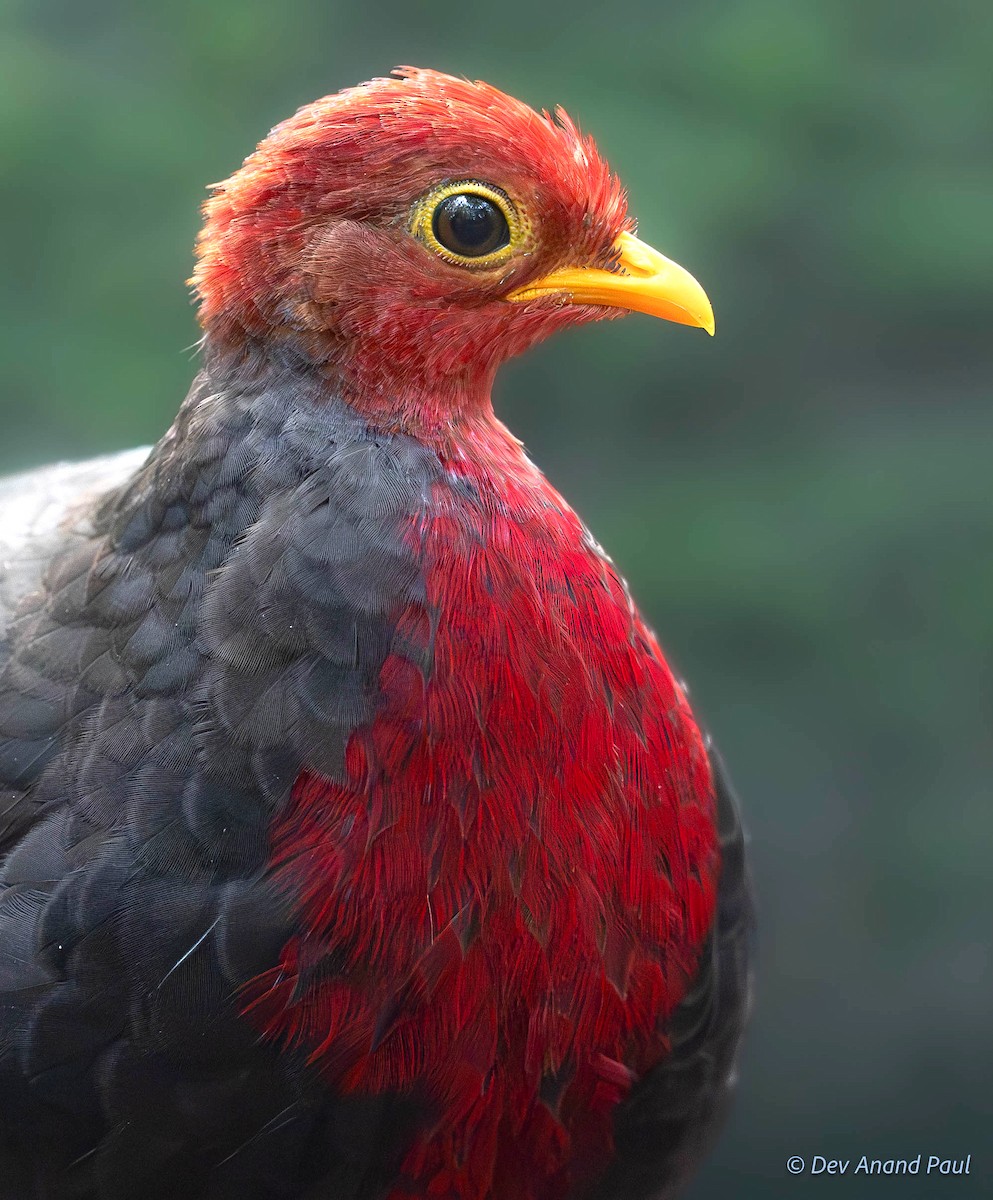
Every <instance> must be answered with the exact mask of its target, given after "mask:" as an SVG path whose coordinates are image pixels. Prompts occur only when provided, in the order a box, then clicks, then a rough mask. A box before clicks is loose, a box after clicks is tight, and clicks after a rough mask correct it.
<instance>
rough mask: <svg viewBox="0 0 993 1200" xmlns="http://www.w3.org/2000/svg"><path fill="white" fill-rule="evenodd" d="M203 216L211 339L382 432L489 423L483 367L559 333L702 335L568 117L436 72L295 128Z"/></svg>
mask: <svg viewBox="0 0 993 1200" xmlns="http://www.w3.org/2000/svg"><path fill="white" fill-rule="evenodd" d="M204 213H205V217H206V220H205V224H204V228H203V231H202V233H201V235H200V238H199V241H198V244H197V252H198V261H197V266H196V271H195V274H194V277H193V281H192V282H193V284H194V287H195V289H196V292H197V294H198V296H199V299H200V319H201V322H202V324H203V326H204V329H205V331H206V333H207V335H208V338H209V339H210V340H211V341H212V342H214V343H217V344H220V345H233V346H240V345H243V344H246V343H252V344H255V345H257V346H261V347H262V348H270V349H271V348H273V347H276V348H282V349H288V350H290V351H292V352H293V353H295V354H302V355H303V356H304V357H305V359H306V360H307V361H308V362H311V363H313V364H314V365H315V366H317V367H319V368H320V369H322V370H324V371H326V372H327V373H328V375H329V376H330V377H331V378H333V380H334V381H335V383H336V385H337V387H338V388H339V389H340V390H341V391H342V392H343V393H344V395H345V396H346V398H348V399H349V400H350V401H351V402H352V403H353V404H355V405H356V406H357V407H358V408H360V409H361V410H362V411H364V412H365V413H366V414H367V415H368V416H369V417H370V418H372V419H374V420H375V422H376V423H377V424H383V425H385V426H392V427H395V428H414V427H415V426H416V425H418V424H419V423H424V422H438V421H448V420H450V419H452V418H453V417H456V416H457V415H458V414H460V413H463V412H466V411H467V410H471V409H472V408H473V406H478V405H485V404H487V403H488V397H489V390H490V384H491V382H492V378H493V374H494V372H495V370H496V368H497V366H498V365H499V364H500V363H501V362H502V361H503V360H504V359H506V358H509V357H511V356H512V355H514V354H518V353H520V352H521V351H522V350H524V349H526V348H527V347H528V346H530V345H532V344H533V343H535V342H536V341H539V340H541V339H542V338H544V337H546V336H547V335H548V334H549V333H551V332H552V331H554V330H555V329H558V328H561V327H563V326H565V325H570V324H575V323H578V322H582V321H590V320H596V319H599V318H603V317H607V316H616V315H619V314H621V313H623V312H625V311H639V312H646V313H651V314H653V315H655V316H660V317H665V318H667V319H669V320H673V321H679V322H682V323H684V324H688V325H698V326H702V327H703V328H705V329H707V330H709V331H710V332H713V315H712V312H711V308H710V304H709V302H708V301H707V297H706V296H705V294H704V292H703V290H702V289H701V287H700V286H699V284H698V283H697V282H696V281H695V280H694V279H693V278H692V276H690V275H689V274H687V272H686V271H684V270H683V269H682V268H681V267H678V266H677V265H676V264H675V263H672V262H670V261H669V260H668V259H666V258H664V257H663V256H662V255H661V254H659V253H658V252H657V251H655V250H653V249H651V247H649V246H646V245H645V244H644V243H643V242H640V241H639V240H638V239H637V238H636V237H635V236H634V233H633V225H634V223H633V221H632V219H631V218H630V217H629V216H628V213H627V205H626V198H625V195H624V192H623V189H622V188H621V186H620V184H619V183H618V181H617V179H616V178H615V177H614V176H612V175H611V173H610V171H609V168H608V167H607V165H606V163H605V162H604V161H603V159H602V158H601V157H600V155H599V153H598V152H597V149H596V147H595V145H594V144H593V142H592V141H591V140H590V139H589V138H585V137H583V136H581V135H580V133H579V132H578V131H577V129H576V127H575V126H574V125H573V124H572V122H571V121H570V120H569V118H568V117H567V116H566V114H565V113H563V112H561V111H558V112H557V113H556V115H555V119H552V118H551V117H550V116H549V115H548V114H539V113H537V112H535V111H534V110H533V109H531V108H528V107H527V105H525V104H522V103H521V102H520V101H517V100H514V99H513V98H511V97H510V96H507V95H505V94H503V93H502V92H499V91H497V90H496V89H495V88H492V87H489V86H488V85H486V84H483V83H472V82H469V81H468V80H464V79H456V78H452V77H451V76H448V75H442V74H439V73H438V72H435V71H426V70H416V69H412V68H402V69H400V70H398V71H397V72H396V73H395V75H394V77H393V78H389V79H375V80H373V81H371V82H370V83H367V84H365V85H363V86H361V87H356V88H351V89H348V90H346V91H343V92H340V93H338V94H337V95H334V96H328V97H325V98H324V99H322V100H318V101H316V102H315V103H313V104H310V105H307V106H306V107H305V108H302V109H300V111H299V112H298V113H297V114H296V115H295V116H293V117H291V118H290V119H289V120H288V121H285V122H284V123H283V124H281V125H278V126H277V127H276V128H275V129H274V130H273V131H272V132H271V133H270V135H269V136H268V137H267V138H266V139H265V140H264V141H263V142H262V143H260V145H259V147H258V149H257V150H256V151H255V153H254V154H252V155H251V156H250V157H249V158H248V159H246V160H245V163H244V165H243V166H242V167H241V169H240V170H238V171H236V172H235V174H234V175H232V176H231V178H230V179H228V180H227V181H226V182H224V183H222V184H219V185H217V186H216V187H215V188H214V190H213V194H212V195H211V197H210V198H209V199H208V201H207V203H206V205H205V207H204Z"/></svg>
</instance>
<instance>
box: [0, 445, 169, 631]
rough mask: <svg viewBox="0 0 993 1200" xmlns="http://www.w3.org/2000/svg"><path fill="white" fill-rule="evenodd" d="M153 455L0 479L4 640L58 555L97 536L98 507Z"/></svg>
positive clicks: (125, 455)
mask: <svg viewBox="0 0 993 1200" xmlns="http://www.w3.org/2000/svg"><path fill="white" fill-rule="evenodd" d="M148 453H149V447H148V446H139V447H138V448H137V449H135V450H124V451H122V452H121V453H119V454H106V455H103V456H102V457H100V458H91V459H88V460H87V461H86V462H80V463H56V464H54V465H53V466H49V467H39V468H38V469H37V470H34V471H23V472H21V473H19V474H17V475H8V476H6V477H5V478H3V479H0V637H2V636H3V635H4V634H5V633H6V631H7V625H8V622H9V620H10V616H11V614H12V612H13V611H14V609H15V608H16V607H17V605H18V603H19V602H20V600H21V599H22V598H23V597H24V596H26V595H28V594H29V593H31V592H33V591H35V590H36V588H37V587H38V584H39V583H40V581H41V577H42V575H43V574H44V571H45V567H46V566H47V564H48V562H49V560H50V559H51V558H52V555H53V554H54V553H55V552H56V551H57V550H58V549H59V548H60V547H62V546H64V545H65V544H66V543H67V542H68V541H70V540H71V539H73V538H76V537H79V538H84V537H87V536H89V535H90V534H91V533H92V528H91V521H90V517H91V513H92V512H93V510H94V508H95V507H96V503H97V501H98V500H99V499H100V497H101V496H102V495H103V494H104V493H105V492H108V491H110V490H111V489H112V488H117V487H120V486H121V484H123V483H124V482H125V481H126V480H127V479H128V478H129V477H130V476H131V475H132V474H133V473H134V472H135V471H136V470H137V469H138V468H139V467H140V466H141V464H142V463H143V462H144V461H145V459H146V458H147V457H148Z"/></svg>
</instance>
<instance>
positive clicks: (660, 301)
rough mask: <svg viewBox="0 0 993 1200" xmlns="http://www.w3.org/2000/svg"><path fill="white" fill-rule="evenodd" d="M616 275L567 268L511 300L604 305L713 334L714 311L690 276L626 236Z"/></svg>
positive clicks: (618, 243) (620, 247) (616, 245)
mask: <svg viewBox="0 0 993 1200" xmlns="http://www.w3.org/2000/svg"><path fill="white" fill-rule="evenodd" d="M614 249H615V250H616V251H617V254H618V260H617V269H616V271H601V270H598V269H596V268H594V267H564V268H563V269H562V270H560V271H552V273H551V274H550V275H546V276H545V277H544V278H543V279H535V280H534V281H533V282H532V283H529V284H528V285H527V286H526V287H523V288H518V289H517V291H514V292H511V293H510V294H509V295H508V296H507V299H508V300H517V301H520V300H534V299H535V298H536V297H538V296H561V297H562V298H563V299H564V300H565V301H566V302H567V303H569V304H606V305H609V306H610V307H611V308H626V309H629V310H630V311H631V312H641V313H648V315H649V316H651V317H662V318H664V319H665V320H666V321H676V322H678V323H679V324H680V325H699V326H700V328H701V329H706V331H707V332H708V333H709V334H711V335H712V334H713V332H714V310H713V309H712V308H711V307H710V301H709V300H708V299H707V293H706V292H705V291H704V290H703V288H702V287H701V286H700V285H699V284H698V283H697V281H696V280H695V279H694V278H693V276H692V275H691V274H690V273H689V271H684V270H683V268H682V267H681V266H679V265H678V264H677V263H674V262H673V261H672V259H669V258H666V257H665V255H664V254H659V252H658V251H657V250H653V249H652V247H651V246H648V245H646V244H645V243H644V242H642V241H639V240H638V239H637V238H636V237H635V236H634V234H631V233H622V234H621V235H620V237H619V238H618V239H617V241H616V242H615V243H614Z"/></svg>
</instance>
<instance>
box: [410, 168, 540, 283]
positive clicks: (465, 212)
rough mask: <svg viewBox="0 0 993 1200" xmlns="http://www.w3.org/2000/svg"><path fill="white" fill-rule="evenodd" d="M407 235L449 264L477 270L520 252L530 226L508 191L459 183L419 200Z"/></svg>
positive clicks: (473, 182) (472, 182)
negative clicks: (411, 235) (409, 233)
mask: <svg viewBox="0 0 993 1200" xmlns="http://www.w3.org/2000/svg"><path fill="white" fill-rule="evenodd" d="M410 232H411V233H412V234H413V235H414V237H416V238H417V239H418V241H421V242H423V243H424V245H425V246H427V247H428V248H429V249H431V250H433V251H434V253H435V254H437V255H438V257H439V258H443V259H444V260H445V261H446V262H449V263H452V264H453V266H457V267H468V268H470V269H472V270H479V269H480V268H487V267H496V266H499V265H500V264H501V263H504V262H506V261H507V259H508V258H510V257H511V255H513V254H514V253H515V252H517V251H518V250H520V248H521V245H522V243H523V242H524V241H525V240H526V238H527V235H528V232H529V227H528V223H527V222H526V221H525V220H524V219H522V217H521V215H520V213H518V211H517V209H516V207H515V206H514V204H513V202H512V201H511V199H510V197H509V196H508V195H507V194H506V192H502V191H501V190H500V189H499V188H496V187H493V185H492V184H489V183H480V182H479V181H478V180H475V179H460V180H457V181H456V182H454V183H444V184H441V185H440V186H439V187H436V188H434V189H432V190H431V191H430V192H428V194H427V195H426V196H422V197H421V199H420V200H418V201H417V203H416V204H415V205H414V211H413V213H412V215H411V221H410Z"/></svg>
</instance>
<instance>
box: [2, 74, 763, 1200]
mask: <svg viewBox="0 0 993 1200" xmlns="http://www.w3.org/2000/svg"><path fill="white" fill-rule="evenodd" d="M635 230H636V226H635V222H634V220H633V218H632V216H631V215H630V214H629V212H628V202H627V198H626V194H625V192H624V190H623V188H622V186H621V184H620V183H619V182H618V180H617V178H616V176H615V175H614V174H612V172H611V170H610V168H609V167H608V166H607V164H606V161H605V160H604V158H603V157H602V156H601V154H600V152H599V151H598V149H597V147H596V145H595V143H594V141H593V140H592V138H590V137H589V136H587V135H585V134H584V133H582V132H580V130H579V129H578V127H577V126H576V125H575V124H574V123H573V122H572V121H571V120H570V118H569V117H568V116H567V115H566V114H565V113H564V112H563V111H562V110H556V111H555V112H554V113H553V114H549V113H548V112H538V111H536V110H533V109H532V108H530V107H528V106H527V105H525V104H524V103H522V102H520V101H518V100H516V99H513V98H512V97H510V96H508V95H506V94H504V93H503V92H501V91H499V90H497V89H496V88H494V87H492V86H490V85H487V84H484V83H481V82H473V81H471V80H468V79H463V78H457V77H454V76H449V75H445V74H442V73H439V72H436V71H432V70H427V69H417V68H398V69H397V70H396V71H394V72H393V73H392V74H391V75H390V76H388V77H384V78H378V79H374V80H372V81H370V82H368V83H365V84H363V85H360V86H357V87H352V88H348V89H345V90H343V91H341V92H338V93H336V94H334V95H330V96H327V97H325V98H323V99H320V100H318V101H316V102H314V103H312V104H309V105H307V106H305V107H303V108H301V109H300V110H299V111H298V112H297V113H296V115H295V116H293V117H291V118H290V119H288V120H286V121H285V122H283V123H282V124H280V125H277V126H276V127H275V128H274V129H273V130H272V131H271V132H270V134H269V135H268V136H267V137H266V138H265V139H264V140H263V141H261V142H260V143H259V145H258V147H257V149H256V150H255V151H254V152H253V153H252V154H251V155H250V156H249V157H248V158H247V159H245V161H244V164H243V165H242V166H241V167H240V168H239V169H238V170H236V171H235V172H234V174H233V175H231V177H230V178H228V179H227V180H226V181H225V182H223V183H220V184H217V185H214V186H213V188H212V190H211V192H210V194H209V197H208V199H207V201H206V202H205V204H204V224H203V228H202V232H201V234H200V236H199V239H198V241H197V247H196V265H195V270H194V273H193V277H192V280H191V281H190V283H191V287H192V290H193V294H194V297H195V300H196V302H197V304H198V306H199V307H198V316H199V321H200V325H201V327H202V334H203V336H202V340H201V343H200V346H199V351H200V369H199V372H198V374H197V375H196V378H195V379H194V381H193V383H192V387H191V390H190V392H189V394H188V396H187V397H186V399H185V401H184V402H183V403H182V405H181V407H180V408H179V410H178V415H177V417H176V419H175V422H174V423H173V425H172V426H171V428H170V429H169V430H168V431H167V432H166V433H165V435H164V436H163V437H162V438H161V440H160V441H159V442H158V443H157V444H156V445H155V446H153V447H152V448H151V449H150V450H149V449H148V448H141V449H139V450H135V451H126V452H123V453H118V454H112V455H108V456H106V457H103V458H99V459H94V460H91V461H89V462H85V463H76V464H64V463H63V464H58V465H55V466H52V467H47V468H42V469H39V470H37V471H33V472H28V473H25V474H22V475H19V476H14V477H11V478H9V479H7V480H5V481H3V482H2V484H0V512H2V514H3V519H2V521H0V526H2V530H0V561H2V574H0V634H2V642H0V1198H2V1200H70V1198H71V1200H134V1198H135V1197H138V1196H141V1197H144V1198H146V1200H179V1198H182V1200H234V1198H236V1197H237V1200H427V1198H429V1197H430V1198H432V1200H580V1198H582V1200H615V1198H616V1200H622V1198H623V1200H639V1198H644V1200H661V1198H663V1197H669V1196H672V1195H675V1194H676V1192H677V1191H678V1190H680V1189H681V1187H682V1186H683V1184H684V1183H685V1182H686V1180H687V1179H688V1178H689V1176H690V1174H691V1172H692V1170H693V1169H694V1167H695V1166H696V1164H697V1163H698V1162H699V1161H700V1160H701V1159H702V1158H703V1157H704V1156H705V1155H706V1154H707V1152H708V1150H709V1147H710V1146H711V1145H712V1142H713V1139H714V1137H715V1135H716V1132H717V1130H718V1128H719V1126H720V1123H721V1118H722V1115H723V1113H724V1112H725V1110H726V1108H727V1105H728V1100H729V1097H730V1096H731V1094H732V1090H733V1082H734V1076H735V1072H736V1062H737V1057H738V1048H739V1045H740V1042H741V1037H742V1031H743V1029H744V1026H745V1024H746V1018H747V1013H748V1009H749V1005H750V995H751V967H750V962H751V958H752V954H751V943H752V940H753V933H752V931H753V925H754V921H753V916H752V900H751V886H750V882H749V869H748V865H747V862H746V854H745V842H744V836H743V832H742V823H741V817H740V814H739V805H738V802H737V800H736V798H735V795H734V793H733V791H732V788H731V785H730V783H729V780H728V777H727V772H726V770H725V768H724V766H723V764H722V762H721V759H720V757H719V755H718V753H717V751H716V748H715V747H714V745H713V743H712V742H711V740H710V738H709V736H708V735H707V733H706V732H705V730H704V729H703V726H702V725H701V723H700V722H699V721H698V719H697V717H696V716H695V715H694V713H693V711H692V709H691V707H690V702H689V699H688V693H687V689H686V686H685V685H684V684H683V683H682V682H681V680H680V679H679V678H678V677H677V675H676V674H675V673H674V672H673V670H672V669H671V668H670V666H669V665H668V663H667V661H666V659H665V657H664V656H663V653H662V651H661V650H660V648H659V644H658V641H657V639H656V637H655V634H654V633H653V631H652V630H651V628H650V627H649V625H648V624H647V622H646V620H645V619H644V617H643V616H642V615H641V613H640V612H639V610H638V608H637V607H636V605H635V603H634V601H633V599H632V597H631V593H630V591H629V588H628V585H627V583H626V582H625V580H624V579H623V578H622V577H621V575H620V574H619V572H618V570H617V568H616V567H615V565H614V564H613V562H612V560H611V559H610V557H609V556H608V555H607V553H606V552H605V551H604V550H603V549H602V548H601V546H600V545H599V543H598V542H597V541H596V540H595V538H594V537H593V535H592V534H591V533H590V531H589V530H588V529H587V527H586V526H585V525H584V524H583V522H582V521H581V520H580V519H579V517H578V516H577V515H576V514H575V512H574V511H573V510H572V509H571V508H570V507H569V505H568V504H567V502H566V501H565V500H564V499H563V498H562V497H561V496H560V495H559V493H558V492H557V491H556V490H555V489H554V487H553V486H552V484H551V483H550V482H549V481H548V480H547V479H546V478H545V476H544V475H543V474H542V473H541V471H540V470H539V469H538V467H537V466H535V465H534V463H533V462H532V461H531V460H530V458H529V457H528V455H527V453H526V452H525V450H524V447H523V446H522V444H521V443H520V442H519V441H518V440H517V439H516V438H515V437H514V436H513V435H512V434H511V433H510V431H509V430H508V429H507V428H506V427H505V426H504V425H503V424H502V423H501V421H500V420H499V419H498V417H497V416H496V415H495V413H494V409H493V404H492V385H493V380H494V377H495V374H496V372H497V370H498V368H499V366H500V365H501V364H502V363H503V362H504V361H505V360H507V359H509V358H511V357H512V356H514V355H517V354H520V353H521V352H523V351H525V350H526V349H528V348H529V347H530V346H532V345H534V344H536V343H538V342H540V341H542V340H543V339H545V338H546V337H548V336H549V335H550V334H552V333H554V332H556V331H557V330H560V329H564V328H566V327H571V326H573V325H579V324H583V323H587V322H591V321H597V320H601V319H604V318H608V317H614V316H621V315H624V314H625V313H627V312H640V313H645V314H649V315H653V316H656V317H660V318H664V319H667V320H669V321H673V322H676V323H680V324H683V325H688V326H693V327H697V328H702V329H704V330H707V331H708V332H710V333H713V330H714V320H713V314H712V309H711V306H710V303H709V301H708V299H707V297H706V294H705V293H704V291H703V289H702V287H701V286H700V284H699V283H697V281H696V280H695V279H694V278H693V277H692V276H691V275H690V274H689V273H688V272H686V271H685V270H684V269H683V268H681V267H679V266H678V265H676V263H674V262H672V261H671V260H670V259H668V258H666V257H665V256H664V255H662V254H661V253H660V252H658V251H656V250H655V249H653V248H652V247H650V246H649V245H648V244H647V243H646V242H643V241H642V240H640V239H639V238H638V237H637V236H636V232H635Z"/></svg>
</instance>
